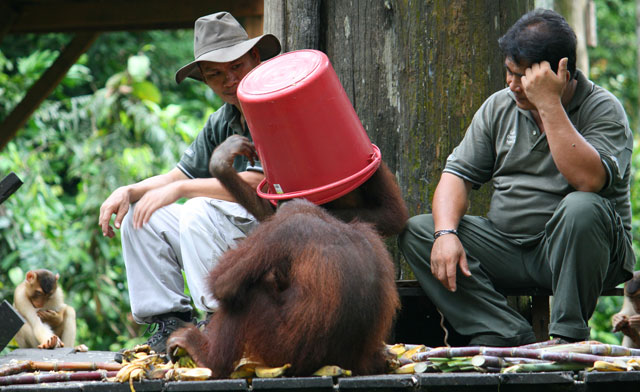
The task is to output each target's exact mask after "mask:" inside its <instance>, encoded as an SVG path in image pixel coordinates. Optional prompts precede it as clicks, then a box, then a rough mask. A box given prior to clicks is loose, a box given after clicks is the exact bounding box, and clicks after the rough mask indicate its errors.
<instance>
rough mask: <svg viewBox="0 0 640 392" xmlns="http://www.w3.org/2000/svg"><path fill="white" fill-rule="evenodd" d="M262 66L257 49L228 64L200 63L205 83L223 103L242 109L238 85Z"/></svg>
mask: <svg viewBox="0 0 640 392" xmlns="http://www.w3.org/2000/svg"><path fill="white" fill-rule="evenodd" d="M258 64H260V56H259V54H258V50H257V49H255V48H254V49H251V50H250V51H248V52H247V53H245V54H244V55H243V56H242V57H240V58H238V59H237V60H234V61H230V62H228V63H214V62H211V61H201V62H199V63H198V65H199V66H200V71H201V72H202V76H203V77H204V81H205V83H206V84H207V86H209V87H210V88H211V89H212V90H213V92H214V93H216V95H218V96H219V97H220V98H222V100H223V101H225V102H227V103H230V104H232V105H234V106H236V107H237V108H238V109H239V108H240V103H239V102H238V96H237V95H236V90H237V89H238V84H239V83H240V81H241V80H242V78H244V76H245V75H246V74H247V73H249V71H251V70H252V69H253V68H255V67H256V66H257V65H258Z"/></svg>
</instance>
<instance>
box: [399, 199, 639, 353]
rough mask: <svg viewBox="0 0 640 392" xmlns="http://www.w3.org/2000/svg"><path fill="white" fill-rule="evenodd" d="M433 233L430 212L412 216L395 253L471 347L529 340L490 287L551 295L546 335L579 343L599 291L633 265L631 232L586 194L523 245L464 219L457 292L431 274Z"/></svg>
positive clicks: (568, 202)
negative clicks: (463, 261) (463, 268)
mask: <svg viewBox="0 0 640 392" xmlns="http://www.w3.org/2000/svg"><path fill="white" fill-rule="evenodd" d="M433 232H434V223H433V218H432V216H431V215H430V214H429V215H418V216H414V217H413V218H411V219H410V220H409V223H408V225H407V228H406V229H405V231H404V232H403V233H402V234H401V235H400V237H399V239H398V242H399V246H400V250H401V251H402V253H403V255H404V257H405V259H406V260H407V262H408V263H409V265H410V266H411V268H412V269H413V272H414V273H415V275H416V278H417V279H418V281H419V282H420V285H421V286H422V288H423V289H424V291H425V292H426V293H427V295H428V296H429V298H430V299H431V300H432V302H433V303H434V304H435V305H436V306H437V307H438V308H439V309H440V310H441V312H442V313H443V314H444V316H445V318H446V319H447V320H448V321H449V322H450V323H451V325H452V326H453V327H454V328H455V329H456V331H457V332H458V333H460V334H462V335H467V336H470V337H471V342H470V344H473V345H487V346H517V345H522V344H526V343H531V342H534V341H535V336H534V334H533V329H532V327H531V325H530V324H529V323H528V322H527V321H526V319H524V317H522V316H521V315H520V314H519V313H517V312H516V311H515V310H513V309H512V308H510V307H509V306H508V305H507V301H506V299H505V297H504V296H503V295H501V294H500V293H498V292H497V291H496V289H495V288H496V287H500V288H531V287H542V288H545V289H549V290H552V292H553V295H554V299H553V304H552V307H551V324H550V325H549V333H550V334H551V335H552V336H553V335H561V336H566V337H570V338H574V339H586V338H588V337H589V331H590V330H589V327H588V324H587V323H588V321H589V318H590V317H591V315H592V314H593V311H594V310H595V307H596V303H597V300H598V297H599V295H600V293H601V292H602V290H603V289H608V288H613V287H615V286H616V285H618V284H619V283H621V282H623V281H625V280H628V279H630V278H631V272H630V271H631V270H632V269H633V266H634V265H635V256H634V255H633V249H632V245H631V234H630V233H629V232H627V231H626V230H625V229H624V227H623V225H622V220H621V219H620V217H619V215H618V214H617V213H616V212H615V210H614V208H613V206H612V205H611V203H610V202H609V201H608V200H607V199H605V198H602V197H600V196H598V195H596V194H594V193H588V192H573V193H571V194H569V195H567V196H566V197H565V198H564V199H563V200H562V201H561V202H560V204H559V205H558V207H557V209H556V211H555V213H554V214H553V216H552V218H551V219H550V220H549V221H548V222H547V224H546V226H545V229H544V232H543V233H541V235H539V236H536V238H534V239H531V240H529V241H518V240H513V239H510V238H508V237H505V236H504V235H502V234H501V233H500V232H498V231H497V230H496V229H495V227H494V226H493V224H492V223H491V222H490V221H489V220H487V219H486V218H483V217H478V216H464V217H463V218H462V220H461V222H460V224H459V226H458V236H459V238H460V241H461V242H462V245H463V247H464V249H465V252H466V254H467V261H468V264H469V269H470V271H471V274H472V276H470V277H466V276H464V275H462V273H461V272H460V270H459V269H458V273H457V277H456V285H457V290H456V292H450V291H448V290H447V289H445V288H444V286H443V285H442V284H441V283H440V282H439V281H438V280H437V279H436V278H435V277H433V275H431V267H430V264H429V259H430V256H431V247H432V245H433V241H434V239H433ZM449 235H451V234H449Z"/></svg>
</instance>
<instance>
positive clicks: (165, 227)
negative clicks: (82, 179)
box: [121, 197, 258, 323]
mask: <svg viewBox="0 0 640 392" xmlns="http://www.w3.org/2000/svg"><path fill="white" fill-rule="evenodd" d="M134 208H135V205H132V206H131V209H130V210H129V212H128V213H127V215H126V216H125V218H124V220H123V222H122V229H121V230H122V250H123V257H124V262H125V267H126V272H127V282H128V285H129V300H130V302H131V312H132V314H133V318H134V320H135V321H136V322H138V323H150V322H151V321H152V319H153V317H154V316H156V315H160V314H163V313H168V312H187V311H190V310H191V305H190V302H191V301H190V298H189V296H188V295H187V294H186V293H185V285H184V278H183V275H182V271H184V276H185V277H186V281H187V286H188V288H189V293H190V296H191V298H192V299H193V302H194V304H195V306H196V307H197V308H198V309H200V310H202V311H205V312H211V311H214V310H215V309H216V308H217V304H216V301H215V299H214V298H213V297H212V295H211V293H210V292H209V290H208V288H207V285H206V277H207V275H208V273H209V271H210V270H211V269H212V268H213V267H214V266H215V264H216V262H217V260H218V259H219V258H220V256H221V255H222V254H223V253H224V252H225V251H227V250H228V249H229V248H230V247H232V246H233V245H234V244H235V243H236V242H237V241H238V240H240V239H242V238H245V237H246V236H247V235H248V234H249V232H251V230H252V229H253V228H254V227H256V226H257V224H258V222H257V221H256V219H255V218H254V217H253V215H251V214H250V213H249V212H248V211H247V210H245V209H244V208H243V207H242V206H241V205H240V204H237V203H232V202H228V201H223V200H217V199H211V198H206V197H197V198H193V199H189V200H188V201H187V202H185V203H184V204H182V205H181V204H171V205H168V206H165V207H163V208H160V209H158V210H157V211H156V212H154V213H153V215H152V216H151V219H150V220H149V222H148V223H147V224H145V225H144V226H143V227H142V228H140V229H134V228H133V225H132V223H133V219H132V216H133V209H134Z"/></svg>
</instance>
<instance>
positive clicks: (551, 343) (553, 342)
mask: <svg viewBox="0 0 640 392" xmlns="http://www.w3.org/2000/svg"><path fill="white" fill-rule="evenodd" d="M559 343H560V338H555V339H551V340H543V341H542V342H536V343H530V344H525V345H523V346H520V348H532V349H535V348H542V347H547V346H555V345H557V344H559Z"/></svg>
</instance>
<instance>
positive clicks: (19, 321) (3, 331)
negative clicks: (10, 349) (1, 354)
mask: <svg viewBox="0 0 640 392" xmlns="http://www.w3.org/2000/svg"><path fill="white" fill-rule="evenodd" d="M24 323H25V321H24V319H23V318H22V316H21V315H20V313H18V312H17V311H16V309H15V308H14V307H13V306H11V304H9V302H7V300H3V301H2V304H0V351H2V349H4V348H5V347H6V346H7V344H9V342H10V341H11V339H13V337H14V336H15V335H16V334H17V333H18V331H19V330H20V328H21V327H22V326H23V325H24Z"/></svg>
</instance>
